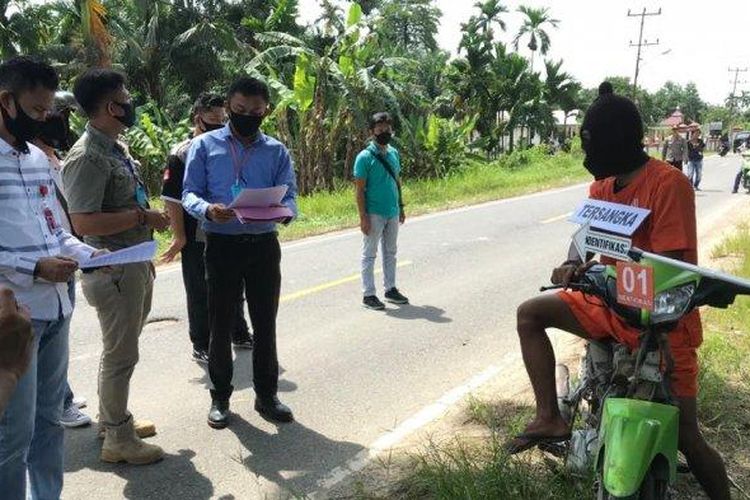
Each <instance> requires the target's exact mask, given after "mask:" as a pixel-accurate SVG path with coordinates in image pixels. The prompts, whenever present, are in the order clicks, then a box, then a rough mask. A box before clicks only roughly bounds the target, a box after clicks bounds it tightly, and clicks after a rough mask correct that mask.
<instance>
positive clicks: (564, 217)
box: [540, 212, 573, 224]
mask: <svg viewBox="0 0 750 500" xmlns="http://www.w3.org/2000/svg"><path fill="white" fill-rule="evenodd" d="M571 215H573V212H568V213H567V214H562V215H558V216H557V217H551V218H549V219H544V220H543V221H541V222H540V224H552V223H553V222H559V221H561V220H565V219H567V218H568V217H570V216H571Z"/></svg>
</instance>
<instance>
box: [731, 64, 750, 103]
mask: <svg viewBox="0 0 750 500" xmlns="http://www.w3.org/2000/svg"><path fill="white" fill-rule="evenodd" d="M747 71H748V68H729V72H730V73H734V83H732V93H731V94H729V103H730V104H729V105H730V106H732V107H733V106H734V99H735V94H737V85H738V84H740V83H745V82H744V81H743V82H740V73H747Z"/></svg>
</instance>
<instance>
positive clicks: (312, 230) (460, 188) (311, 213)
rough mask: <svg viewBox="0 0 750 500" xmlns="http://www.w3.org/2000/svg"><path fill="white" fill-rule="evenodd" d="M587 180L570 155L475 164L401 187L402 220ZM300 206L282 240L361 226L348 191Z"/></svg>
mask: <svg viewBox="0 0 750 500" xmlns="http://www.w3.org/2000/svg"><path fill="white" fill-rule="evenodd" d="M588 178H589V175H588V173H587V172H586V170H585V169H584V168H583V166H582V162H581V157H580V156H577V155H572V154H560V155H556V156H548V155H544V154H542V153H541V152H538V151H531V152H526V153H525V154H520V153H519V154H514V155H511V157H510V158H508V157H506V158H503V160H501V161H497V162H493V163H486V162H478V161H473V162H470V163H469V164H467V166H466V167H465V168H463V169H461V170H460V171H458V172H456V173H454V174H452V175H449V176H447V177H445V178H441V179H425V180H412V181H407V182H406V183H405V184H404V186H403V194H404V201H405V203H406V215H407V218H408V217H413V216H415V215H420V214H425V213H429V212H434V211H438V210H445V209H449V208H454V207H460V206H465V205H472V204H476V203H482V202H486V201H491V200H498V199H502V198H508V197H511V196H516V195H520V194H524V193H531V192H535V191H542V190H545V189H550V188H554V187H559V186H565V185H569V184H573V183H575V182H582V181H584V180H587V179H588ZM298 203H299V212H300V215H299V218H298V219H297V220H296V221H295V222H294V223H293V224H291V225H290V226H289V227H287V228H283V229H282V230H281V237H282V239H284V240H293V239H297V238H303V237H305V236H312V235H315V234H321V233H326V232H330V231H335V230H339V229H345V228H350V227H355V226H356V225H357V224H359V216H358V215H357V206H356V203H355V198H354V189H353V187H352V186H343V187H341V188H340V189H338V190H336V191H334V192H321V193H316V194H313V195H310V196H302V197H300V198H299V200H298Z"/></svg>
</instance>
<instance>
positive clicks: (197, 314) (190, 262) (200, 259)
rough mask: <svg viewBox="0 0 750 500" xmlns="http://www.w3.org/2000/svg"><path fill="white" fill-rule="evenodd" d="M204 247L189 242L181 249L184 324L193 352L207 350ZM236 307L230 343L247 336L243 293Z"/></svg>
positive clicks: (208, 334) (207, 322) (206, 297)
mask: <svg viewBox="0 0 750 500" xmlns="http://www.w3.org/2000/svg"><path fill="white" fill-rule="evenodd" d="M205 248H206V246H205V245H204V244H203V243H202V242H200V241H189V242H188V243H187V244H186V245H185V246H184V247H183V248H182V252H181V255H182V282H183V283H184V284H185V295H186V296H187V310H188V324H189V332H190V341H191V342H192V343H193V349H196V350H205V351H207V350H208V343H209V339H210V331H211V329H210V325H209V320H208V284H207V283H206V265H205V260H204V259H205V257H204V254H205ZM238 300H239V307H238V308H237V317H236V321H235V328H234V330H232V338H233V339H234V340H244V339H247V338H248V337H249V336H250V332H249V330H248V328H247V322H246V321H245V315H244V314H243V312H242V304H243V300H244V299H243V292H242V291H240V294H239V298H238Z"/></svg>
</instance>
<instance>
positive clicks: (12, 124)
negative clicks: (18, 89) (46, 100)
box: [0, 96, 44, 153]
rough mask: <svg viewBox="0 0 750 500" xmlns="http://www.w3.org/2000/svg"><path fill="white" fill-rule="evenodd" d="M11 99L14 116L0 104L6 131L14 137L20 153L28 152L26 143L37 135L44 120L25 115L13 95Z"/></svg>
mask: <svg viewBox="0 0 750 500" xmlns="http://www.w3.org/2000/svg"><path fill="white" fill-rule="evenodd" d="M13 101H14V102H15V103H16V117H15V118H11V117H10V116H9V115H8V112H7V111H6V110H5V107H4V106H0V111H2V115H3V122H4V123H5V127H6V128H7V129H8V132H10V133H11V134H12V135H13V137H15V138H16V145H15V146H16V148H18V150H19V151H21V152H22V153H28V151H29V147H28V145H27V144H26V143H27V142H29V141H32V140H33V139H34V138H36V137H37V135H39V130H40V129H41V127H42V125H43V124H44V122H43V121H40V120H34V119H33V118H32V117H30V116H29V115H27V114H26V112H25V111H24V110H23V108H22V107H21V104H20V103H19V102H18V99H16V98H15V96H14V97H13Z"/></svg>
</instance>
